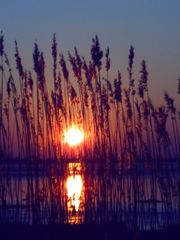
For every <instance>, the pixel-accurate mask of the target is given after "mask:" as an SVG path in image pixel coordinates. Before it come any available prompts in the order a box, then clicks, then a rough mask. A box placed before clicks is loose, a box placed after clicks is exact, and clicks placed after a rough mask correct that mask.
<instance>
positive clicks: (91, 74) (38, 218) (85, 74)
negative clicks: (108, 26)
mask: <svg viewBox="0 0 180 240" xmlns="http://www.w3.org/2000/svg"><path fill="white" fill-rule="evenodd" d="M51 50H52V62H53V65H52V77H51V79H47V75H46V63H45V60H44V54H43V52H41V51H40V49H39V46H38V45H37V43H35V44H34V50H33V64H34V67H33V70H31V69H26V68H25V66H24V65H23V64H22V62H23V61H22V59H21V56H20V51H19V47H18V44H17V42H15V62H16V69H12V68H11V63H10V61H9V59H8V56H7V54H6V51H5V49H4V36H3V34H2V32H1V35H0V59H1V60H0V61H1V64H0V71H1V74H0V78H1V80H0V82H1V85H0V166H1V168H0V222H6V221H7V222H11V221H14V222H20V223H28V224H40V223H45V224H47V223H62V222H63V223H64V222H68V219H67V218H68V213H67V209H66V201H68V199H67V196H66V190H65V184H64V182H65V179H66V177H67V169H66V168H67V163H68V162H69V161H78V162H80V163H81V164H82V166H83V171H82V174H83V176H84V177H83V178H84V189H85V193H84V194H85V201H84V203H83V204H84V206H83V209H84V210H83V211H84V213H83V214H84V220H83V221H84V222H87V223H88V222H97V223H102V222H122V221H123V222H125V223H126V224H127V225H128V226H129V227H130V228H136V227H137V226H140V227H141V228H142V229H147V228H152V229H155V228H161V227H166V226H168V225H170V224H174V223H177V222H178V221H180V180H179V175H178V174H177V171H179V166H180V164H179V160H180V135H179V131H180V129H179V116H178V114H179V112H178V110H176V108H175V106H174V100H173V99H172V98H171V97H170V96H169V95H168V93H165V94H164V99H165V101H164V106H160V107H158V106H155V105H154V104H153V103H152V99H151V97H150V91H149V89H148V82H149V79H148V71H147V66H146V62H145V60H142V64H141V68H140V74H139V80H136V79H134V76H133V64H134V58H135V53H134V47H132V46H131V47H130V50H129V62H128V76H129V82H128V84H127V86H125V85H124V84H123V78H122V76H121V73H120V72H118V73H117V77H116V78H115V79H110V77H109V76H110V74H109V73H110V71H111V68H112V67H111V59H110V50H109V48H107V49H106V51H105V52H104V51H103V50H102V49H101V47H100V43H99V39H98V37H97V36H96V37H95V38H93V39H92V46H91V52H90V54H91V60H90V61H89V62H87V60H86V59H85V58H83V57H81V56H80V54H79V52H78V50H77V49H76V48H75V49H74V53H70V52H69V53H68V60H66V58H65V56H64V54H63V53H59V50H58V44H57V41H56V36H55V35H54V36H53V40H52V47H51ZM104 56H105V57H104ZM103 61H105V65H104V66H103ZM179 88H180V87H179V83H178V94H179V93H180V90H179ZM167 124H168V127H167ZM72 125H75V126H77V127H79V128H81V129H83V131H84V133H85V140H84V143H83V144H82V145H81V146H78V147H75V148H73V149H70V148H69V146H68V145H67V144H65V143H64V141H63V139H64V131H65V130H66V129H68V128H69V127H70V126H72ZM12 166H13V167H12ZM16 168H17V175H16V174H15V173H14V171H16ZM13 169H14V170H13ZM11 215H12V216H11ZM16 216H18V217H16ZM13 217H14V220H13Z"/></svg>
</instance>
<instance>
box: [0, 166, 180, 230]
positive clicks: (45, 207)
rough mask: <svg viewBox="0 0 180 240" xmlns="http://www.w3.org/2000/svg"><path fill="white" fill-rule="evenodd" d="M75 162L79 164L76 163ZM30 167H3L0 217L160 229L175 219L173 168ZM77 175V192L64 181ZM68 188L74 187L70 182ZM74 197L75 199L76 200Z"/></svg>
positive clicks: (178, 193) (177, 194)
mask: <svg viewBox="0 0 180 240" xmlns="http://www.w3.org/2000/svg"><path fill="white" fill-rule="evenodd" d="M78 164H79V163H78ZM78 164H75V165H74V166H70V165H67V166H66V171H64V174H62V171H60V170H59V169H58V168H57V166H55V165H52V168H51V169H50V170H49V169H48V168H42V167H41V166H40V165H39V166H38V167H37V166H36V168H35V167H34V169H33V171H29V169H28V168H27V166H26V165H22V166H19V165H8V166H4V168H2V167H1V169H3V170H2V171H1V175H0V222H1V223H19V224H29V225H32V224H49V223H50V224H58V223H70V224H80V223H94V222H96V223H104V222H106V223H112V222H116V223H120V222H125V223H126V225H127V227H128V228H133V227H134V226H137V227H138V228H140V229H142V230H147V229H161V228H165V227H167V226H169V225H172V224H178V223H179V221H180V176H179V173H178V171H176V169H171V171H168V172H166V169H165V170H163V171H161V172H159V173H158V174H154V172H153V171H149V172H147V171H146V172H144V171H143V170H142V169H138V170H137V171H136V173H134V171H132V169H130V170H127V171H124V172H123V174H122V172H112V173H106V174H105V175H103V176H102V175H101V174H98V173H99V170H98V167H96V168H94V169H96V170H95V171H93V172H92V171H90V173H89V174H88V171H87V169H86V170H84V169H83V167H82V166H81V165H80V164H79V165H78ZM75 176H78V179H79V180H78V181H80V179H81V181H82V182H81V183H80V185H81V186H80V190H77V191H79V192H78V194H77V196H75V195H74V193H73V194H72V195H71V194H69V193H68V189H67V180H68V179H69V177H70V178H73V179H75V178H76V177H75ZM71 185H72V188H71V190H75V189H73V188H74V186H75V185H74V184H71ZM75 198H76V199H75Z"/></svg>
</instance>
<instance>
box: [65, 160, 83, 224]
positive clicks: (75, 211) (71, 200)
mask: <svg viewBox="0 0 180 240" xmlns="http://www.w3.org/2000/svg"><path fill="white" fill-rule="evenodd" d="M81 168H82V167H81V163H68V169H67V170H68V177H67V181H66V190H67V211H68V223H75V224H79V223H81V222H82V221H83V212H84V207H83V206H84V194H83V180H82V176H81Z"/></svg>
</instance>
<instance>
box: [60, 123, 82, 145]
mask: <svg viewBox="0 0 180 240" xmlns="http://www.w3.org/2000/svg"><path fill="white" fill-rule="evenodd" d="M83 139H84V134H83V132H82V131H81V130H79V129H78V128H75V127H72V128H70V129H69V130H67V132H66V133H65V138H64V141H65V142H66V143H68V144H69V145H70V146H74V145H78V144H80V143H81V142H82V141H83Z"/></svg>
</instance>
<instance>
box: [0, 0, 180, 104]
mask: <svg viewBox="0 0 180 240" xmlns="http://www.w3.org/2000/svg"><path fill="white" fill-rule="evenodd" d="M179 11H180V1H179V0H1V2H0V29H2V30H3V33H4V35H5V43H6V51H7V52H8V54H9V58H10V59H11V58H13V53H14V40H15V39H16V40H17V41H18V44H19V47H20V52H21V55H22V58H23V62H24V63H25V65H27V66H28V67H29V66H32V50H33V43H34V42H35V41H37V42H38V44H39V46H40V49H41V50H43V51H45V52H46V58H48V56H49V54H50V51H51V47H50V46H51V38H52V35H53V33H54V32H55V33H56V36H57V41H58V43H59V48H60V50H61V51H63V52H64V53H66V52H67V51H68V50H72V49H73V47H74V46H77V48H78V49H79V52H80V54H81V55H83V56H86V57H87V56H88V55H89V50H90V45H91V39H92V37H94V36H95V34H98V36H99V39H100V42H101V45H102V47H103V48H105V47H106V46H107V45H109V47H110V51H111V58H112V68H113V69H112V72H113V74H114V73H115V72H116V71H117V70H118V69H119V70H120V71H121V72H122V77H123V81H124V83H125V84H126V83H127V70H126V69H127V63H128V51H129V47H130V45H133V46H134V47H135V52H136V57H135V76H136V77H138V76H139V70H140V63H141V60H142V59H143V58H144V59H145V60H146V61H147V67H148V71H149V78H150V83H149V84H150V87H151V93H152V94H153V98H154V101H157V102H159V103H160V102H161V100H162V98H163V97H162V94H163V92H164V90H167V91H168V92H169V94H170V95H171V96H174V97H176V103H177V99H178V96H177V94H176V92H177V79H178V78H179V77H180V28H179V26H180V12H179ZM47 49H48V50H47ZM178 105H179V106H178V107H180V104H179V102H178Z"/></svg>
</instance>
